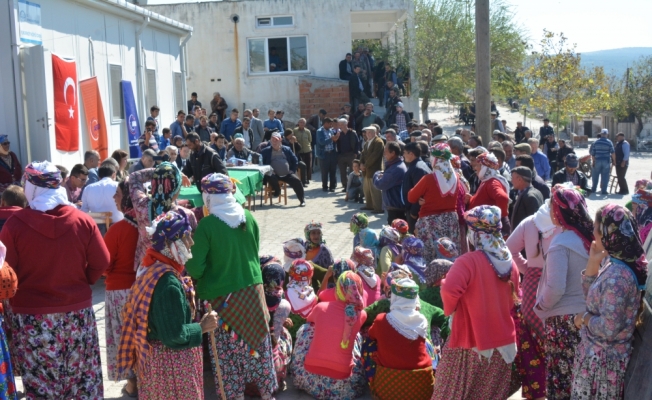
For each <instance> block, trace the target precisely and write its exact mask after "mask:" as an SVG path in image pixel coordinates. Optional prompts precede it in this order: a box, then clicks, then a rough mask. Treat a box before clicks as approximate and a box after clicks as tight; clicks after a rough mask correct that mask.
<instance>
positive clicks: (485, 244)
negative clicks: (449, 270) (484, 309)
mask: <svg viewBox="0 0 652 400" xmlns="http://www.w3.org/2000/svg"><path fill="white" fill-rule="evenodd" d="M464 219H465V220H466V224H467V225H468V226H469V228H470V229H471V231H472V237H473V244H474V245H475V249H476V251H482V253H483V254H484V255H485V256H487V259H488V260H489V263H490V264H491V265H492V266H493V268H494V271H495V272H496V275H498V278H499V279H501V280H503V281H505V282H506V281H508V280H509V278H510V277H511V275H512V254H511V253H510V252H509V250H508V249H507V244H506V243H505V240H504V239H503V235H502V234H501V229H502V224H501V222H500V208H498V207H496V206H488V205H482V206H478V207H475V208H472V209H471V210H469V211H467V212H466V213H464Z"/></svg>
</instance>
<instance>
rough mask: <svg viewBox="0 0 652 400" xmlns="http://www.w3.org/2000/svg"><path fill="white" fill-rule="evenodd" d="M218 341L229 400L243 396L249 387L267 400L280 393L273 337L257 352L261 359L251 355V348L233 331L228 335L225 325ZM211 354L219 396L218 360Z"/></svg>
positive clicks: (218, 335) (217, 335) (223, 379)
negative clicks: (254, 387) (255, 389)
mask: <svg viewBox="0 0 652 400" xmlns="http://www.w3.org/2000/svg"><path fill="white" fill-rule="evenodd" d="M215 341H216V345H217V353H218V357H219V364H220V372H221V373H222V382H223V383H224V392H225V394H226V398H227V399H236V398H239V397H241V396H243V395H244V393H245V388H246V385H247V383H250V384H252V385H253V386H256V388H257V389H258V392H259V393H260V394H261V397H262V398H263V399H271V398H273V397H274V392H276V390H277V389H278V381H277V378H276V371H275V368H274V356H273V353H272V341H271V338H270V336H269V335H268V336H267V337H266V338H265V339H264V340H263V341H262V342H261V343H260V345H259V346H258V348H257V349H256V351H257V352H258V357H254V356H253V355H251V354H249V350H248V346H247V345H246V344H245V343H244V341H242V340H241V339H240V338H239V337H237V336H236V335H234V334H233V331H232V330H229V331H226V330H225V329H224V327H223V326H221V325H220V326H218V328H217V329H216V330H215ZM209 347H210V344H209ZM210 353H211V364H212V367H213V376H214V378H215V386H216V387H217V393H218V394H219V393H220V389H219V380H218V377H217V369H216V365H215V357H214V354H213V351H212V350H211V351H210Z"/></svg>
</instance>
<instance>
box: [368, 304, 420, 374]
mask: <svg viewBox="0 0 652 400" xmlns="http://www.w3.org/2000/svg"><path fill="white" fill-rule="evenodd" d="M369 338H371V339H374V340H375V341H376V342H377V343H378V352H377V353H376V357H377V362H378V363H379V364H380V365H382V366H383V367H385V368H391V369H399V370H414V369H423V368H427V367H430V366H432V359H431V358H430V356H429V355H428V352H427V351H426V339H424V338H422V337H418V338H417V339H416V340H410V339H408V338H406V337H405V336H403V335H401V334H400V333H398V331H397V330H396V329H394V327H392V325H390V323H389V321H387V314H385V313H382V314H378V315H377V316H376V320H375V321H374V323H373V325H371V328H369Z"/></svg>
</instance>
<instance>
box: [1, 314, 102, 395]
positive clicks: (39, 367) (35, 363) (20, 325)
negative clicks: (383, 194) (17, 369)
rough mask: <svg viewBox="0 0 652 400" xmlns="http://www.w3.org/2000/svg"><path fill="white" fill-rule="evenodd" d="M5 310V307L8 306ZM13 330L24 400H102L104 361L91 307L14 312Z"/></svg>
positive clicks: (12, 315) (12, 316)
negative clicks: (39, 312) (62, 311)
mask: <svg viewBox="0 0 652 400" xmlns="http://www.w3.org/2000/svg"><path fill="white" fill-rule="evenodd" d="M8 311H9V310H8ZM10 315H11V331H12V335H13V342H14V348H16V349H20V351H19V352H17V353H16V354H15V358H16V362H18V363H20V365H21V372H22V377H23V386H24V388H25V397H26V398H27V399H36V398H39V399H42V398H49V399H102V398H103V397H104V384H103V383H102V362H101V360H100V344H99V340H98V338H97V326H96V325H95V313H94V312H93V308H92V307H89V308H84V309H83V310H79V311H71V312H67V313H56V314H36V315H30V314H13V313H11V312H10Z"/></svg>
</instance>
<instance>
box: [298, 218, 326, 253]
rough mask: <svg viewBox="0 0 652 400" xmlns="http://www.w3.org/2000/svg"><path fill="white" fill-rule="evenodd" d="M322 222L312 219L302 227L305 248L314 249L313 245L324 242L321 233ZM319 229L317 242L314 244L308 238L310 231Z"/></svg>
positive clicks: (318, 245) (317, 245)
mask: <svg viewBox="0 0 652 400" xmlns="http://www.w3.org/2000/svg"><path fill="white" fill-rule="evenodd" d="M322 228H323V227H322V224H321V222H315V221H312V222H310V223H309V224H308V225H306V227H305V228H304V229H303V233H304V234H305V237H306V250H311V249H314V248H315V247H320V246H321V245H322V244H323V243H326V241H325V240H324V235H323V233H322ZM312 231H319V243H318V244H315V243H313V242H312V240H310V232H312Z"/></svg>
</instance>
